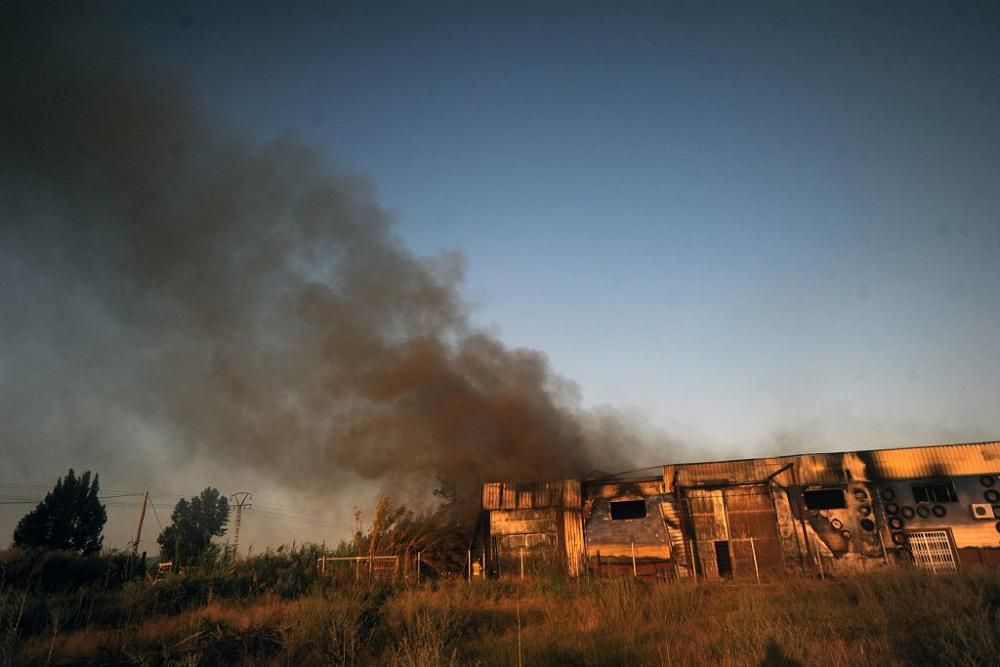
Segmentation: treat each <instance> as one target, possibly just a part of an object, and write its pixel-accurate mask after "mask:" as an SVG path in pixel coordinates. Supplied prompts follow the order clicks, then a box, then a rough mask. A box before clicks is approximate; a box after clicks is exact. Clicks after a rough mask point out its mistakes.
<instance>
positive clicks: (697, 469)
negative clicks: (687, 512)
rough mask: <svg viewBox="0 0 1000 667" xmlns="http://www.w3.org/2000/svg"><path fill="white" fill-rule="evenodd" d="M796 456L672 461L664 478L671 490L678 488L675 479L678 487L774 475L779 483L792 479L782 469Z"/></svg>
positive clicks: (747, 481) (745, 482)
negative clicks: (672, 463) (675, 463)
mask: <svg viewBox="0 0 1000 667" xmlns="http://www.w3.org/2000/svg"><path fill="white" fill-rule="evenodd" d="M794 459H795V457H791V456H781V457H772V458H762V459H743V460H738V461H714V462H708V463H685V464H678V465H669V466H664V468H663V480H664V482H665V483H666V484H667V485H668V488H667V490H668V491H676V489H674V488H672V487H673V485H674V483H675V482H676V485H677V486H678V487H703V486H718V487H722V486H729V485H732V484H748V483H752V482H760V481H762V480H765V479H768V478H770V477H773V479H774V480H775V481H777V482H778V483H784V482H787V483H791V473H790V471H787V470H786V471H783V472H781V473H778V471H779V470H781V468H782V467H783V466H785V465H787V464H789V463H793V462H794ZM776 473H777V474H776Z"/></svg>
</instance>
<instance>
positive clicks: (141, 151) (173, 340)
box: [0, 15, 634, 499]
mask: <svg viewBox="0 0 1000 667" xmlns="http://www.w3.org/2000/svg"><path fill="white" fill-rule="evenodd" d="M57 18H58V19H59V20H55V19H57ZM4 25H5V26H6V27H5V29H4V32H5V33H6V34H5V35H4V37H3V39H2V40H0V41H2V43H3V44H4V47H3V55H2V62H3V65H2V67H3V73H2V75H0V78H2V80H3V81H4V82H5V88H6V89H5V93H4V95H3V96H2V102H0V104H2V119H0V123H2V125H0V144H2V145H3V146H4V149H3V151H2V155H3V158H2V165H0V179H2V181H0V187H2V191H0V199H2V207H3V210H2V217H3V220H4V222H3V227H2V230H0V285H2V287H0V289H2V292H0V302H2V309H3V312H4V316H3V319H2V322H0V337H2V338H3V340H4V352H3V355H2V356H0V364H2V366H0V373H2V375H0V383H2V386H0V392H2V395H3V411H4V415H3V420H2V422H0V440H2V442H3V447H4V451H5V459H6V460H7V461H8V462H11V461H12V462H13V464H14V465H13V466H12V469H13V470H16V471H17V472H16V473H14V474H20V475H22V476H24V477H32V475H31V470H32V467H33V465H37V464H38V463H39V462H40V461H42V460H46V461H48V460H51V461H56V462H58V461H65V462H66V463H65V465H66V466H67V467H68V465H70V464H74V465H77V466H78V467H87V468H93V469H95V470H98V471H102V472H103V471H105V470H108V469H110V470H111V471H112V472H117V473H118V474H119V475H125V474H128V470H129V469H136V468H138V469H139V470H140V471H141V470H143V469H148V468H149V467H150V466H152V465H153V464H154V463H155V462H157V461H162V460H164V459H167V460H174V461H194V462H195V463H196V464H198V465H206V466H208V467H209V468H211V467H220V468H221V467H222V466H235V467H245V468H247V469H248V470H249V471H252V474H253V475H256V476H261V477H264V478H265V479H268V480H271V481H272V482H273V483H274V484H275V485H278V486H283V487H286V488H295V489H298V490H314V491H323V490H326V491H327V492H329V490H330V489H333V488H336V487H337V486H338V485H340V484H345V483H349V482H350V481H351V480H357V479H359V478H360V479H369V480H377V481H378V482H379V483H382V484H385V485H386V486H387V487H389V488H392V489H393V490H394V492H395V494H397V495H402V496H403V499H406V498H407V497H408V496H409V497H420V496H421V495H422V494H424V495H425V494H426V493H427V492H428V491H429V490H430V489H431V488H433V485H435V484H436V479H437V478H438V477H441V478H444V479H446V480H450V481H452V482H456V483H459V484H460V485H461V486H462V487H463V488H464V489H465V490H466V491H469V492H470V493H472V494H474V492H475V489H476V486H475V485H476V483H477V482H479V481H480V480H482V479H483V478H491V479H492V478H497V479H499V478H551V477H556V476H560V475H579V474H582V473H586V472H587V471H589V470H590V469H592V468H594V467H595V466H597V465H600V466H601V467H605V468H608V467H610V468H616V467H623V466H624V467H627V466H628V465H630V463H631V462H630V460H629V457H630V456H631V455H632V454H633V453H634V452H633V450H632V449H631V448H632V447H633V445H634V443H633V444H632V445H630V444H629V443H631V442H633V441H631V440H629V439H628V438H624V436H622V437H620V438H618V436H619V435H620V433H619V432H618V431H617V429H616V426H615V424H614V418H613V417H610V418H608V419H604V420H603V421H602V420H601V419H597V418H594V417H590V418H589V420H590V421H592V422H593V421H597V422H601V423H602V427H603V431H602V433H603V435H604V436H606V437H608V439H607V440H604V439H602V441H601V442H594V441H593V440H592V439H588V437H587V435H586V433H585V430H584V428H583V426H582V425H581V417H580V415H579V413H578V411H577V408H576V403H575V402H576V398H575V392H574V388H573V386H572V384H570V383H568V382H566V381H564V380H562V379H561V378H560V377H558V376H557V375H555V374H553V372H552V371H551V370H550V369H549V367H548V364H547V361H546V358H545V356H544V355H543V354H541V353H539V352H535V351H532V350H526V349H509V348H507V347H505V346H504V345H503V344H502V343H501V342H500V341H499V340H498V339H496V338H495V337H493V336H491V335H488V334H486V333H483V332H482V331H478V330H477V329H476V328H475V327H474V326H472V325H470V321H469V318H468V314H467V305H466V303H465V302H464V301H463V298H462V295H461V293H460V291H459V288H460V285H461V280H462V270H463V267H462V258H461V257H460V256H458V255H442V256H439V257H434V258H431V259H425V258H421V257H417V256H414V254H412V253H411V252H409V251H408V250H407V248H405V247H404V246H403V245H402V244H401V243H400V241H399V240H398V239H397V238H396V237H395V236H394V234H393V224H392V220H391V216H390V215H389V214H388V213H387V212H386V211H385V210H383V209H382V208H380V206H379V204H378V202H377V198H376V196H375V194H374V188H373V186H372V184H371V183H369V182H368V181H367V180H366V179H365V178H363V177H359V176H354V175H350V174H345V173H342V172H340V171H338V170H337V169H336V168H334V167H333V166H331V164H330V163H329V162H328V161H327V159H326V158H325V157H324V156H323V155H322V154H320V153H318V152H316V151H313V150H311V149H310V148H309V147H307V146H305V145H303V144H302V143H300V142H298V141H296V140H295V139H282V140H278V141H274V142H270V143H267V144H258V143H255V141H254V139H253V137H250V136H245V135H243V134H240V133H239V132H237V131H234V130H231V129H229V128H227V127H226V126H225V125H224V124H223V123H221V122H219V121H217V120H216V119H210V118H208V117H206V115H204V114H203V113H201V112H199V110H198V108H197V103H196V101H195V100H194V98H193V94H192V92H191V88H190V86H189V84H188V82H186V81H185V80H184V79H183V78H179V77H177V76H175V75H172V74H171V73H169V72H160V71H156V70H155V69H154V68H153V67H152V66H151V65H150V64H149V63H147V62H145V61H144V59H143V57H142V55H141V54H139V53H138V52H137V51H135V50H134V49H133V48H132V47H130V46H129V45H128V44H126V43H124V41H123V40H122V38H121V36H120V34H119V33H118V32H116V31H114V30H112V29H109V28H107V27H106V26H105V25H104V22H103V21H101V20H100V19H99V17H98V18H95V17H92V16H89V15H81V16H77V17H66V16H60V17H48V20H38V19H37V17H35V18H34V19H32V20H27V19H24V20H5V21H4ZM609 429H610V430H609ZM615 438H618V440H617V441H616V440H615ZM10 469H11V468H8V470H10ZM401 487H402V490H400V488H401ZM473 497H474V495H473Z"/></svg>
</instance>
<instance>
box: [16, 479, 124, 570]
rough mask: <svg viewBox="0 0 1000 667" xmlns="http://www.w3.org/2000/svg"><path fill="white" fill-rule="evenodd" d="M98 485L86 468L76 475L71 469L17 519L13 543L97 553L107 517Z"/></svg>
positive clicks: (86, 553) (97, 481)
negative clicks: (43, 497) (98, 495)
mask: <svg viewBox="0 0 1000 667" xmlns="http://www.w3.org/2000/svg"><path fill="white" fill-rule="evenodd" d="M99 488H100V483H99V480H98V476H97V475H94V478H93V480H92V479H91V478H90V471H89V470H88V471H87V472H85V473H83V475H81V476H80V477H77V476H76V473H74V472H73V469H72V468H70V469H69V472H68V473H66V476H65V477H61V478H59V479H58V480H57V481H56V486H55V488H54V489H52V491H50V492H49V493H47V494H46V495H45V499H44V500H43V501H42V502H40V503H38V506H37V507H36V508H35V509H34V510H32V511H31V512H29V513H28V514H26V515H25V516H24V517H23V518H22V519H21V520H20V521H19V522H18V524H17V528H16V529H14V544H16V545H18V546H25V547H41V548H44V549H61V550H64V551H75V552H78V553H82V554H84V555H90V554H94V553H97V552H98V551H100V550H101V544H102V543H103V541H104V538H103V537H102V536H101V531H102V530H103V529H104V523H105V522H106V521H107V520H108V514H107V512H106V511H105V509H104V505H102V504H101V501H100V500H99V499H98V497H97V493H98V490H99Z"/></svg>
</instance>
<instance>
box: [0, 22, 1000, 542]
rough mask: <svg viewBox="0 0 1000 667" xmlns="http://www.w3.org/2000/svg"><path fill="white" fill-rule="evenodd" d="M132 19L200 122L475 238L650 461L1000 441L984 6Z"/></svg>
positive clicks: (438, 230) (502, 280)
mask: <svg viewBox="0 0 1000 667" xmlns="http://www.w3.org/2000/svg"><path fill="white" fill-rule="evenodd" d="M113 14H114V15H115V16H116V17H117V19H118V20H119V21H120V23H121V25H122V26H123V29H124V31H125V32H126V33H127V34H128V36H129V38H130V39H131V40H132V41H133V42H134V43H135V44H136V45H137V46H138V48H139V49H140V50H141V51H142V52H143V54H144V56H145V57H146V58H147V59H148V61H149V62H150V63H152V64H155V66H156V67H157V68H162V69H163V70H165V71H175V72H180V73H181V74H182V75H183V76H186V77H189V79H190V81H191V85H192V88H193V90H194V94H195V98H196V103H197V105H198V106H199V107H200V108H201V109H203V110H204V111H205V112H206V113H207V114H208V115H210V116H211V117H213V118H218V119H223V120H224V122H225V123H226V124H227V125H228V126H231V127H235V128H239V129H240V130H241V131H244V132H246V133H247V134H249V135H250V136H252V137H254V138H255V140H256V141H259V142H261V143H266V142H267V141H269V140H272V139H275V138H281V137H286V136H294V137H297V138H298V139H299V140H301V141H302V142H304V143H305V144H307V145H308V146H310V147H312V148H315V149H317V150H319V151H321V152H323V153H325V154H327V155H328V156H329V159H330V160H332V161H333V162H334V163H335V164H336V165H338V166H339V168H341V169H343V170H345V171H346V172H350V173H356V174H359V175H361V176H362V177H363V178H365V179H369V180H370V183H372V184H373V187H374V188H375V191H376V192H377V199H378V201H379V203H380V204H381V205H382V206H383V207H385V208H386V209H388V210H389V211H390V212H391V217H392V220H393V225H394V226H393V234H394V235H395V237H396V238H398V239H399V240H400V242H401V243H402V244H403V245H404V246H405V247H407V248H408V249H409V250H410V251H411V252H412V253H414V254H415V255H416V256H420V257H434V256H438V255H440V254H441V253H451V252H457V253H459V254H460V257H461V263H462V266H463V268H464V280H463V281H462V283H461V285H460V288H459V289H460V292H461V294H462V295H463V297H464V298H465V299H467V300H468V301H469V302H470V303H471V304H472V311H471V320H472V322H473V323H474V324H475V325H476V326H478V327H483V328H485V329H487V330H488V331H490V332H492V333H493V334H494V335H495V336H496V337H497V338H498V339H499V340H501V341H503V343H504V344H506V345H507V346H509V347H511V348H515V349H516V348H521V347H524V348H530V349H533V350H538V351H541V352H542V353H544V355H545V356H546V357H547V359H548V362H549V364H550V366H551V368H552V369H554V371H555V372H556V373H558V374H559V376H561V377H563V378H567V379H569V380H571V381H572V382H573V383H575V385H576V391H577V393H578V395H579V403H580V407H581V408H582V409H594V408H598V409H599V408H601V407H602V406H612V407H613V408H614V409H615V410H617V411H619V412H621V413H622V414H625V415H627V416H628V418H629V419H630V420H633V421H634V422H635V423H638V424H640V425H641V430H643V432H644V433H647V434H648V435H647V437H648V438H649V439H650V442H651V443H652V444H651V448H652V449H651V453H649V454H648V455H647V456H646V457H645V458H644V460H643V461H642V463H669V462H671V459H672V458H674V457H677V456H679V457H681V458H685V457H687V458H690V457H695V458H706V457H708V458H710V457H731V456H754V455H766V454H773V453H790V452H801V451H817V450H843V449H855V448H871V447H891V446H903V445H913V444H932V443H941V442H970V441H981V440H992V439H996V438H997V437H1000V436H998V434H1000V409H998V408H1000V188H998V187H997V184H998V183H1000V159H998V157H997V156H998V155H1000V123H998V122H997V119H998V118H1000V40H998V39H997V35H998V34H1000V9H998V7H997V6H996V5H995V4H991V3H973V2H963V3H943V2H937V3H921V2H899V3H891V2H857V3H851V2H838V3H820V2H814V3H770V2H765V3H742V2H739V3H719V2H708V3H669V2H666V3H624V4H623V3H578V2H574V3H557V2H544V3H485V2H484V3H434V2H420V3H407V2H403V3H384V2H312V3H311V2H296V3H281V4H279V3H261V2H242V3H239V4H238V5H236V4H234V3H221V2H215V3H193V2H191V3H147V2H134V3H123V4H118V5H114V12H113ZM0 370H2V366H0ZM657 439H662V440H663V441H664V442H666V441H671V442H681V443H684V444H685V446H686V448H687V449H686V450H682V451H681V452H680V453H678V451H677V450H676V449H667V448H664V449H663V450H659V451H658V450H657V449H656V442H657ZM661 452H662V455H661ZM63 467H64V466H59V465H55V464H53V465H52V466H50V467H46V468H45V469H44V470H42V469H32V470H30V471H29V472H28V473H24V472H23V471H24V470H25V469H24V467H23V466H22V468H21V469H20V470H21V471H22V472H21V473H19V476H18V478H17V479H10V478H7V475H2V474H0V482H19V483H26V484H35V485H39V486H41V485H46V484H49V483H50V480H51V478H53V477H54V476H56V475H58V474H61V472H62V469H63ZM39 468H41V466H40V467H39ZM241 474H243V473H241ZM249 477H250V475H249V474H244V477H242V478H241V479H248V478H249ZM193 478H194V479H198V481H199V482H200V481H201V480H200V478H198V476H197V474H195V475H194V477H193ZM128 482H129V480H125V479H121V478H118V479H114V480H111V481H109V482H108V485H109V486H110V487H112V488H124V489H126V490H132V488H133V486H132V485H131V484H130V483H128ZM184 482H185V480H184V479H176V478H175V479H172V480H171V481H170V485H169V488H170V490H171V491H178V492H179V494H187V493H189V491H188V486H191V485H189V484H185V483H184ZM261 486H263V488H264V489H265V490H266V489H267V488H268V487H267V485H266V483H262V484H261ZM7 488H12V487H7ZM0 490H2V489H0ZM196 490H197V489H193V490H192V491H191V492H194V491H196ZM282 493H283V492H282V491H274V492H273V493H272V496H271V497H274V498H275V499H276V500H275V501H274V502H275V503H280V502H285V501H283V500H282V498H283V495H282ZM164 502H165V503H167V502H168V501H167V500H164ZM169 502H171V503H172V500H171V501H169ZM287 502H292V501H287ZM292 507H300V508H301V505H288V506H286V510H287V512H289V513H292ZM129 511H131V510H129ZM275 511H277V509H275ZM162 513H163V510H161V514H162ZM166 513H169V510H167V511H166ZM295 513H296V514H301V515H305V514H309V512H308V511H307V510H304V509H298V510H297V511H296V512H295ZM9 514H10V513H9V512H8V513H7V514H6V515H2V516H0V519H6V521H4V520H0V529H2V530H4V531H6V529H7V524H8V523H10V521H12V519H11V518H10V516H8V515H9ZM347 516H349V514H348V513H347V512H346V511H345V510H343V509H341V510H338V511H336V512H332V513H331V514H330V515H329V516H327V517H326V518H325V520H326V521H328V522H330V526H328V528H330V530H331V532H332V533H334V534H335V533H336V529H335V528H334V524H336V525H339V526H343V525H346V524H347V523H349V519H348V518H346V517H347ZM13 520H16V517H14V519H13ZM121 523H122V525H125V523H126V522H125V521H124V520H122V522H121ZM247 525H248V526H249V525H250V524H249V523H247ZM303 526H305V528H303V531H305V529H306V528H308V527H309V525H308V524H305V523H304V524H303ZM118 533H119V534H127V530H126V529H124V528H120V529H118ZM302 535H305V532H303V533H302ZM126 539H127V538H126ZM261 539H264V538H261ZM300 539H302V536H300Z"/></svg>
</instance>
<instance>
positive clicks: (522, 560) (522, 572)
mask: <svg viewBox="0 0 1000 667" xmlns="http://www.w3.org/2000/svg"><path fill="white" fill-rule="evenodd" d="M521 579H522V580H523V579H524V547H521Z"/></svg>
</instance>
